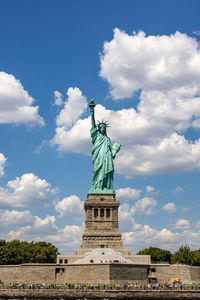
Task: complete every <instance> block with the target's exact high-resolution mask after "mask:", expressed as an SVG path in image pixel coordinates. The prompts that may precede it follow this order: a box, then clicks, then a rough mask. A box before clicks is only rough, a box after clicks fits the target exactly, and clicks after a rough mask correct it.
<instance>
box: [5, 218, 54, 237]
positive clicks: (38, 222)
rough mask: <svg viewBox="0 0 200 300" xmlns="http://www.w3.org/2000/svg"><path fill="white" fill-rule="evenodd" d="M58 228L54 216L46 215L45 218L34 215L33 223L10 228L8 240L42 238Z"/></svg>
mask: <svg viewBox="0 0 200 300" xmlns="http://www.w3.org/2000/svg"><path fill="white" fill-rule="evenodd" d="M57 232H58V228H57V226H56V218H55V217H54V216H49V215H47V216H46V218H45V219H41V218H39V217H38V216H36V217H35V220H34V222H33V224H31V225H27V226H23V227H21V228H20V229H18V230H15V231H14V230H11V231H10V232H9V234H8V236H9V239H10V240H15V239H19V240H27V241H32V240H36V241H38V240H44V237H45V236H46V235H49V234H56V233H57Z"/></svg>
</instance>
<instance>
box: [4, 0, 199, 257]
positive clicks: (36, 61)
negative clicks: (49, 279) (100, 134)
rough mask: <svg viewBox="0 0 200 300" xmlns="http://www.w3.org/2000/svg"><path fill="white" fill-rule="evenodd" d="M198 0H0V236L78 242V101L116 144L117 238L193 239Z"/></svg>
mask: <svg viewBox="0 0 200 300" xmlns="http://www.w3.org/2000/svg"><path fill="white" fill-rule="evenodd" d="M199 10H200V3H199V1H195V0H191V1H184V0H182V1H178V0H177V1H174V0H173V1H171V0H168V1H160V0H159V1H157V0H154V1H153V0H150V1H144V0H140V1H139V0H138V1H137V0H132V1H128V0H126V1H121V0H118V1H113V0H110V1H105V0H101V1H92V0H91V1H89V0H85V1H81V0H79V1H78V0H73V1H70V0H68V1H62V0H59V1H51V0H49V1H47V0H43V1H39V0H34V1H31V0H29V1H25V0H24V1H23V0H20V1H19V0H16V1H9V0H7V1H0V37H1V47H0V67H1V69H0V128H1V130H0V141H1V142H0V238H1V239H6V240H10V239H20V240H29V241H31V240H47V241H50V242H52V243H53V244H55V245H56V246H57V247H58V248H59V250H60V252H61V253H64V252H70V251H72V249H73V248H74V247H79V246H80V243H81V234H82V231H83V230H84V228H83V222H84V212H83V201H84V200H85V199H86V197H87V193H88V191H89V189H90V187H91V177H92V157H91V156H90V151H91V140H90V136H89V129H90V119H89V109H88V105H87V103H88V102H89V101H90V99H91V98H94V99H95V102H96V104H98V105H97V106H96V116H97V119H99V120H101V119H102V118H105V119H108V120H109V122H110V124H111V127H110V129H109V131H108V135H109V136H110V138H111V141H112V142H113V143H114V142H119V143H121V145H122V148H121V151H120V152H119V153H118V155H117V157H116V160H115V182H114V187H115V190H116V193H117V197H118V199H119V200H120V201H121V207H120V212H119V217H120V229H121V232H122V233H123V242H124V246H125V247H130V248H132V249H133V252H134V253H135V252H137V251H138V250H139V249H142V248H144V247H149V246H150V245H152V246H157V247H162V248H164V249H169V250H171V251H174V250H176V249H177V247H178V246H181V245H185V244H187V245H189V246H190V247H191V248H200V242H199V241H200V218H199V210H200V204H199V178H200V174H199V170H200V140H199V137H200V88H199V86H200V50H199V42H200V25H199Z"/></svg>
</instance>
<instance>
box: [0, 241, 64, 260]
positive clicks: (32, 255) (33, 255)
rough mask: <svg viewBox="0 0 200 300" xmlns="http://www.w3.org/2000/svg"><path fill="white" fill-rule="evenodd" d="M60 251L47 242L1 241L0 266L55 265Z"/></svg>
mask: <svg viewBox="0 0 200 300" xmlns="http://www.w3.org/2000/svg"><path fill="white" fill-rule="evenodd" d="M57 254H59V253H58V249H57V248H56V247H55V246H54V245H52V244H51V243H46V242H30V243H28V242H21V241H18V240H13V241H10V242H6V241H5V240H0V265H18V264H23V263H55V262H56V256H57Z"/></svg>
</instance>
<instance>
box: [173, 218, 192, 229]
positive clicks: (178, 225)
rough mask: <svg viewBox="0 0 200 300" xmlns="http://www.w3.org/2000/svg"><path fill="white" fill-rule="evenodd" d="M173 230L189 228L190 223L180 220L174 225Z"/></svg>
mask: <svg viewBox="0 0 200 300" xmlns="http://www.w3.org/2000/svg"><path fill="white" fill-rule="evenodd" d="M174 228H176V229H188V228H190V222H189V221H188V220H185V219H180V220H178V221H177V222H176V223H175V224H174Z"/></svg>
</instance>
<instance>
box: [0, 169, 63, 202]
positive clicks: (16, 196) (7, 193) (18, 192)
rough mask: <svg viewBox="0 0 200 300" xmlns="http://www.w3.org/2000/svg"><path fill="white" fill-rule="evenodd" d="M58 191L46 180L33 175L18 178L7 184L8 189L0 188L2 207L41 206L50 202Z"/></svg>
mask: <svg viewBox="0 0 200 300" xmlns="http://www.w3.org/2000/svg"><path fill="white" fill-rule="evenodd" d="M56 192H57V190H56V189H53V188H52V187H51V184H50V183H48V182H47V181H46V180H45V179H40V178H38V177H37V176H36V175H34V174H33V173H28V174H24V175H22V176H21V177H16V179H14V180H10V181H8V183H7V188H2V187H0V206H1V207H25V206H30V205H39V204H41V203H45V202H46V201H47V200H50V199H51V197H52V196H54V195H55V194H56Z"/></svg>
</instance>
